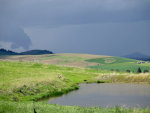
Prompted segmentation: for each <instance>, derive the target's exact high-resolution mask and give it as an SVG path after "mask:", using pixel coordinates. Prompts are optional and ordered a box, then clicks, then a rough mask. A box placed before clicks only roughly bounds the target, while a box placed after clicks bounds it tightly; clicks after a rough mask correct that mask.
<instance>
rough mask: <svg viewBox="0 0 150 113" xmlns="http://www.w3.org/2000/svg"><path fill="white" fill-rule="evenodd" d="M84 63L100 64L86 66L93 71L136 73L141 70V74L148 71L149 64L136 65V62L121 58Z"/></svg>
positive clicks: (93, 60) (149, 69) (91, 60)
mask: <svg viewBox="0 0 150 113" xmlns="http://www.w3.org/2000/svg"><path fill="white" fill-rule="evenodd" d="M86 61H88V62H97V63H99V64H101V65H95V66H88V67H90V68H93V69H100V70H111V71H130V72H137V70H138V68H141V70H142V72H144V71H150V63H143V64H137V62H138V60H134V59H128V58H122V57H107V58H97V59H89V60H86Z"/></svg>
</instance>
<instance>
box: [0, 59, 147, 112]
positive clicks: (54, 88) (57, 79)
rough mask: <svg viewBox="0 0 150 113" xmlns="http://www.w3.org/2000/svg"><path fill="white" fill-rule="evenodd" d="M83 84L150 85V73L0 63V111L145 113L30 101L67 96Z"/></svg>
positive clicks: (38, 64) (134, 110)
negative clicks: (127, 83)
mask: <svg viewBox="0 0 150 113" xmlns="http://www.w3.org/2000/svg"><path fill="white" fill-rule="evenodd" d="M83 82H86V83H88V82H97V83H102V82H113V83H116V82H136V83H141V82H142V83H150V74H148V73H146V74H144V73H142V74H135V73H124V72H112V71H103V70H95V69H85V68H75V67H67V66H56V65H46V64H40V63H31V62H9V61H0V106H1V107H0V112H2V113H30V112H31V113H32V112H33V110H34V108H35V109H36V112H37V113H91V112H94V113H99V112H102V113H112V112H113V113H120V112H123V113H128V112H129V113H147V112H149V111H150V110H149V109H125V108H118V107H117V108H98V107H93V108H86V107H77V106H60V105H49V104H46V103H41V102H34V104H33V102H30V101H36V100H39V99H42V98H46V97H52V96H57V95H62V94H64V93H68V92H69V91H71V90H75V89H78V88H79V86H78V84H79V83H83ZM14 101H21V102H14ZM27 101H28V102H27Z"/></svg>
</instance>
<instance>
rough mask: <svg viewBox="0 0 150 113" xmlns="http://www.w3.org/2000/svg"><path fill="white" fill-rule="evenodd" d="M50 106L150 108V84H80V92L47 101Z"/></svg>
mask: <svg viewBox="0 0 150 113" xmlns="http://www.w3.org/2000/svg"><path fill="white" fill-rule="evenodd" d="M46 101H47V102H48V103H50V104H60V105H76V106H87V107H91V106H101V107H115V106H123V107H150V85H149V84H128V83H121V84H111V83H104V84H96V83H92V84H80V88H79V90H76V91H72V92H70V93H68V94H64V95H62V96H60V97H54V98H50V99H48V100H46Z"/></svg>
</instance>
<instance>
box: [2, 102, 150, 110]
mask: <svg viewBox="0 0 150 113" xmlns="http://www.w3.org/2000/svg"><path fill="white" fill-rule="evenodd" d="M0 106H1V107H0V112H1V113H35V112H36V113H150V109H149V108H145V109H143V108H136V109H135V108H130V109H129V108H128V109H127V108H122V107H115V108H101V107H91V108H88V107H78V106H61V105H51V104H47V103H42V102H8V101H0Z"/></svg>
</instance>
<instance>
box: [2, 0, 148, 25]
mask: <svg viewBox="0 0 150 113" xmlns="http://www.w3.org/2000/svg"><path fill="white" fill-rule="evenodd" d="M2 1H4V0H2ZM1 5H2V6H1V7H3V8H4V11H3V13H4V14H5V15H6V16H7V17H8V16H11V17H13V18H14V19H15V20H16V21H18V22H19V23H20V24H21V25H24V26H34V25H39V26H49V27H54V26H56V25H58V26H60V25H66V24H90V23H102V22H126V21H141V20H149V19H150V15H149V12H150V1H149V0H21V1H20V0H5V2H4V3H3V4H1Z"/></svg>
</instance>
